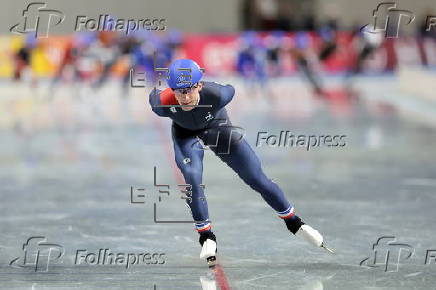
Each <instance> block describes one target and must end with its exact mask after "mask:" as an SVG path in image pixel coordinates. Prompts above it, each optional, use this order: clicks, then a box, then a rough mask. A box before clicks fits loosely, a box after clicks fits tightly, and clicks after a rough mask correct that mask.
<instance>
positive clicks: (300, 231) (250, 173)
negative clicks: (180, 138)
mask: <svg viewBox="0 0 436 290" xmlns="http://www.w3.org/2000/svg"><path fill="white" fill-rule="evenodd" d="M227 130H231V128H229V129H227ZM225 131H226V129H224V128H222V129H221V131H220V133H221V134H220V136H222V138H221V139H220V140H218V141H217V142H216V146H211V147H210V148H211V149H212V151H214V153H215V154H216V155H217V156H218V157H219V158H220V159H221V160H222V161H224V162H225V163H226V164H227V165H228V166H230V167H231V168H232V169H233V170H234V171H235V172H236V173H237V174H238V175H239V177H240V178H241V179H242V180H243V181H244V182H245V183H246V184H248V185H249V186H250V187H251V188H252V189H254V190H255V191H257V192H259V193H260V194H261V196H262V198H263V199H264V200H265V201H266V202H267V203H268V204H269V205H270V206H271V207H272V208H273V209H275V210H276V212H277V213H278V215H279V217H281V218H282V219H284V220H285V223H286V226H287V228H288V229H289V230H290V231H291V232H292V233H293V234H294V235H297V236H300V237H301V238H303V239H305V240H306V241H308V242H309V243H311V244H313V245H315V246H318V247H324V244H323V237H322V235H321V234H320V233H319V232H318V231H317V230H315V229H313V228H312V227H310V226H309V225H306V224H305V223H304V222H303V221H302V220H301V219H300V218H299V217H298V216H296V215H295V213H294V208H293V206H292V205H291V204H290V202H289V201H288V200H287V199H286V197H285V195H284V193H283V191H282V190H281V189H280V187H279V186H278V185H277V184H276V183H275V182H273V181H272V180H271V179H269V178H268V177H267V176H266V175H265V173H264V172H263V170H262V166H261V163H260V160H259V158H258V157H257V155H256V154H255V153H254V151H253V149H251V147H250V145H249V144H248V143H247V141H245V139H243V138H242V137H240V138H238V137H237V136H235V134H232V132H225ZM208 137H210V136H207V135H206V136H205V135H203V136H201V138H202V140H203V142H205V144H210V143H208V141H209V140H208ZM226 147H227V148H226ZM223 149H224V150H223Z"/></svg>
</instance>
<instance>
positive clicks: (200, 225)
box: [173, 126, 217, 267]
mask: <svg viewBox="0 0 436 290" xmlns="http://www.w3.org/2000/svg"><path fill="white" fill-rule="evenodd" d="M177 130H179V131H182V130H181V129H177V127H175V126H173V141H174V153H175V159H176V163H177V166H178V167H179V169H180V171H181V172H182V174H183V177H184V178H185V183H186V184H189V185H191V188H190V191H191V193H190V194H189V196H188V197H187V200H186V203H187V204H188V206H189V208H190V209H191V213H192V217H193V219H194V221H195V227H196V229H197V231H198V233H199V234H200V238H199V242H200V245H201V247H202V249H201V253H200V258H201V259H206V261H207V263H208V265H209V267H212V266H214V265H215V263H216V252H217V245H216V237H215V235H214V234H213V232H212V230H211V225H210V221H209V214H208V207H207V201H206V197H205V195H204V189H203V186H202V177H203V156H204V151H203V148H202V146H201V144H200V143H199V142H198V139H197V138H196V137H195V136H183V133H181V132H178V131H177ZM182 132H183V131H182Z"/></svg>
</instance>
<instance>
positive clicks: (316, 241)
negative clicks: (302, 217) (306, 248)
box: [295, 224, 334, 253]
mask: <svg viewBox="0 0 436 290" xmlns="http://www.w3.org/2000/svg"><path fill="white" fill-rule="evenodd" d="M295 235H296V236H299V237H301V238H302V239H304V240H306V241H307V242H308V243H310V244H312V245H314V246H315V247H322V248H324V249H326V250H327V251H328V252H330V253H334V252H333V251H332V250H331V249H329V248H327V247H326V246H325V245H324V238H323V237H322V235H321V234H320V233H319V232H318V231H317V230H315V229H314V228H312V227H311V226H309V225H306V224H304V225H302V226H301V227H300V228H299V229H298V231H297V232H296V233H295Z"/></svg>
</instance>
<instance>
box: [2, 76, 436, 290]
mask: <svg viewBox="0 0 436 290" xmlns="http://www.w3.org/2000/svg"><path fill="white" fill-rule="evenodd" d="M225 81H227V80H225ZM229 82H232V81H231V80H230V81H229ZM234 84H235V87H236V96H235V98H234V100H233V102H232V104H231V105H230V108H229V114H230V117H231V119H232V122H233V124H234V125H236V126H240V127H242V128H244V130H245V134H246V138H247V140H248V142H249V143H250V145H251V146H252V147H253V148H254V150H255V151H256V152H257V154H258V156H259V157H260V159H261V160H262V164H263V168H264V170H265V172H266V173H267V175H268V176H269V177H270V178H272V179H274V181H275V182H276V183H277V184H279V186H280V187H281V188H282V189H283V191H284V192H285V194H286V196H287V197H288V198H289V199H290V200H291V202H292V203H293V204H294V205H295V208H296V211H297V214H298V215H300V216H301V217H302V218H303V219H304V220H305V221H306V222H307V223H308V224H310V225H312V226H313V227H315V228H317V229H319V231H320V232H321V233H323V234H324V237H325V241H326V242H327V244H328V245H329V246H330V247H332V248H334V249H335V250H336V254H335V255H330V254H328V253H326V252H325V251H323V250H321V249H317V248H312V247H311V246H310V245H307V244H306V243H305V242H304V241H301V240H298V239H297V238H296V237H294V236H292V235H291V234H290V233H289V232H288V231H287V230H286V227H285V225H284V224H283V222H282V221H281V220H279V219H278V218H277V217H276V215H275V212H274V211H273V210H272V209H270V208H269V207H268V206H267V205H266V203H265V202H264V201H263V200H262V199H261V197H260V195H259V194H257V193H256V192H254V191H253V190H251V189H250V188H249V187H248V186H247V185H245V184H244V183H243V182H242V181H241V180H239V178H238V177H237V176H236V175H235V174H234V173H233V172H232V171H231V169H230V168H228V167H227V166H226V165H225V164H223V163H222V162H221V161H220V160H219V159H218V158H217V157H216V156H214V155H213V154H212V153H211V152H207V153H206V154H205V159H204V177H203V181H204V182H203V183H204V184H205V186H206V190H205V192H206V195H207V199H208V203H209V213H210V218H211V220H212V224H213V230H214V232H215V234H216V236H217V239H218V249H219V260H220V267H219V268H218V269H216V270H215V271H212V270H209V269H207V266H206V264H205V262H204V261H202V260H200V259H199V258H198V255H199V252H200V246H199V244H198V237H197V234H196V232H195V231H194V229H193V225H192V223H174V222H170V223H161V222H159V223H156V222H155V219H156V220H157V221H186V220H189V219H190V215H189V212H188V209H187V207H186V206H185V204H184V201H183V200H182V199H181V198H180V196H181V194H180V191H179V190H178V187H177V184H179V183H180V182H179V179H178V173H177V171H176V170H175V169H174V165H175V164H174V162H173V152H172V144H171V141H170V133H169V128H170V121H169V120H168V119H164V118H158V117H157V116H154V115H153V114H152V112H151V110H150V108H149V106H148V100H147V97H146V96H145V92H144V90H141V89H135V90H134V91H131V92H130V94H129V96H125V94H123V93H122V91H121V89H120V88H118V87H116V86H115V87H105V88H103V89H101V90H99V91H93V90H92V89H83V88H82V89H77V88H74V87H68V86H65V87H60V88H56V89H54V90H48V89H47V88H44V87H40V88H33V89H32V88H29V87H25V86H23V87H20V88H17V87H12V86H11V85H8V84H2V88H1V90H2V92H3V93H2V95H3V96H4V97H3V96H2V97H3V99H2V100H1V106H2V108H1V112H2V113H1V115H2V116H0V126H1V131H0V136H1V140H2V141H1V143H0V166H1V167H0V183H1V192H2V202H1V203H0V211H1V219H0V230H1V233H2V234H1V238H0V287H1V288H3V289H18V288H22V289H101V288H113V289H117V288H118V289H158V290H161V289H208V290H210V289H244V290H245V289H306V290H309V289H310V290H321V289H435V287H436V286H435V285H436V275H435V274H436V258H435V257H436V239H435V237H436V234H435V231H434V229H435V226H434V224H433V222H434V221H435V220H436V212H435V210H434V208H435V204H436V195H435V191H436V163H435V161H436V152H435V144H436V130H435V126H432V125H431V124H429V123H426V122H425V120H424V122H422V121H423V120H419V118H418V119H415V118H414V119H412V118H410V117H408V116H405V115H404V114H400V113H399V112H398V110H397V108H396V106H395V105H393V104H388V103H385V102H383V101H379V100H378V97H380V99H383V95H385V94H390V95H395V85H394V84H395V78H386V79H383V80H380V79H379V78H374V79H365V80H362V82H359V83H358V84H357V85H356V86H357V88H356V96H354V97H352V98H348V97H346V96H345V95H344V94H343V93H342V92H341V90H340V89H335V88H332V89H331V92H332V93H331V96H330V97H329V100H328V101H319V100H318V101H317V100H315V99H314V98H312V97H311V96H310V94H309V93H308V91H307V89H306V88H305V85H304V84H302V83H300V82H299V81H296V80H292V81H284V80H282V81H277V83H275V84H274V86H273V87H274V89H266V90H264V91H259V90H256V89H251V90H250V89H247V88H246V87H244V83H243V82H241V81H238V82H236V83H234ZM252 91H256V93H255V94H254V93H252ZM418 117H419V116H418ZM422 118H423V119H425V117H422ZM282 130H283V131H286V130H288V131H291V132H292V133H294V134H296V135H297V134H298V135H299V134H304V135H329V134H330V135H346V138H345V140H346V145H345V146H343V147H327V146H321V147H315V148H311V149H310V150H309V151H307V149H306V148H298V147H288V148H283V147H272V146H266V145H265V144H263V145H262V146H261V147H256V138H257V134H258V132H260V131H263V132H268V133H269V134H275V135H278V134H280V131H282ZM154 167H156V173H157V174H156V180H157V183H158V184H168V185H169V186H170V195H167V194H162V193H159V192H158V190H159V189H162V187H159V188H158V187H155V186H154V172H153V168H154ZM140 188H142V189H144V190H139V189H140ZM141 194H142V195H144V197H140V195H141ZM159 197H160V201H159ZM132 200H133V201H134V202H138V203H132ZM141 202H143V203H141ZM377 241H378V243H377ZM374 244H376V245H374ZM23 245H24V246H23ZM105 249H107V250H106V252H107V253H108V252H110V253H119V254H120V256H123V255H124V258H126V256H127V255H129V254H132V255H130V256H129V257H130V259H131V260H130V262H131V263H130V264H129V265H127V263H126V261H125V260H126V259H124V260H123V259H122V258H120V260H118V262H119V263H118V264H111V265H108V263H104V264H103V262H104V261H103V262H102V260H104V259H103V258H101V260H99V259H98V258H97V256H98V253H99V251H100V253H103V252H104V250H105ZM78 253H79V255H78ZM90 253H93V254H91V255H88V254H90ZM139 253H142V254H145V253H149V256H148V257H150V255H152V254H153V253H158V254H162V255H161V256H159V257H160V258H159V261H157V260H155V259H154V258H152V259H151V260H147V263H148V262H149V261H154V262H157V263H156V264H153V263H151V262H150V263H148V264H147V263H145V262H144V259H143V260H142V261H140V260H139V258H138V257H137V256H138V254H139ZM85 255H88V256H87V258H86V257H84V256H85ZM36 257H38V260H36ZM142 257H144V255H142ZM154 257H156V256H154ZM25 258H26V260H25ZM137 258H138V259H137ZM96 259H97V261H96ZM134 260H135V261H134ZM138 261H140V262H138ZM106 262H107V261H106Z"/></svg>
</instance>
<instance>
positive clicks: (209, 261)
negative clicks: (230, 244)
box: [206, 256, 217, 268]
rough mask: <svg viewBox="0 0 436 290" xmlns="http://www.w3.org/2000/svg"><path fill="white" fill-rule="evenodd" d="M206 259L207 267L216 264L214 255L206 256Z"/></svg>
mask: <svg viewBox="0 0 436 290" xmlns="http://www.w3.org/2000/svg"><path fill="white" fill-rule="evenodd" d="M206 261H207V265H208V266H209V268H213V267H215V266H216V264H217V260H216V256H211V257H209V258H207V259H206Z"/></svg>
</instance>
